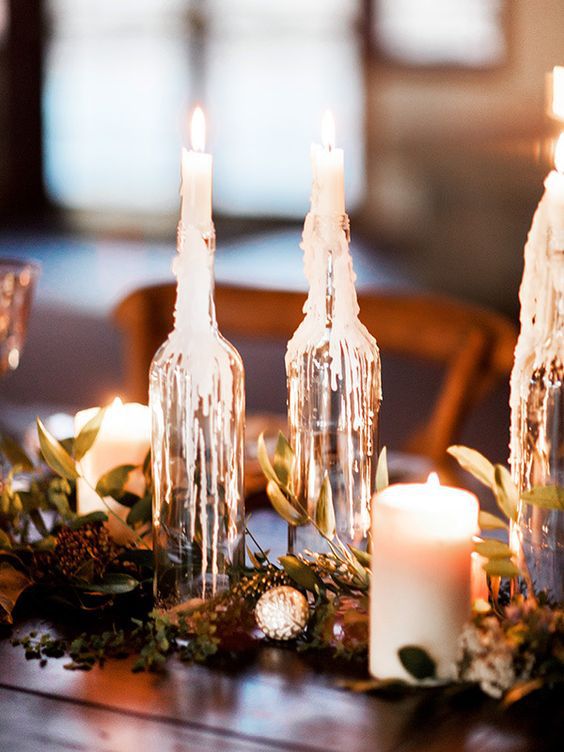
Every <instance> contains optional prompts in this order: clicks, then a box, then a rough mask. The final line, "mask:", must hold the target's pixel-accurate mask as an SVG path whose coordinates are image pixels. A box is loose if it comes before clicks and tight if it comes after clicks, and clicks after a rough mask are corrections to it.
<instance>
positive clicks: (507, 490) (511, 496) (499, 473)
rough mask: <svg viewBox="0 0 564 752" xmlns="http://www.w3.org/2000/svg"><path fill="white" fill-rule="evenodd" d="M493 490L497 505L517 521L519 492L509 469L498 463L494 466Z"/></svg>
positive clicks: (509, 517)
mask: <svg viewBox="0 0 564 752" xmlns="http://www.w3.org/2000/svg"><path fill="white" fill-rule="evenodd" d="M493 492H494V494H495V500H496V501H497V505H498V507H499V508H500V510H501V511H502V512H503V514H504V515H505V516H506V517H507V518H508V519H510V520H513V521H516V520H517V505H518V502H519V493H518V491H517V487H516V485H515V483H513V480H512V478H511V475H510V474H509V470H508V469H507V468H506V467H503V465H496V466H495V467H494V487H493Z"/></svg>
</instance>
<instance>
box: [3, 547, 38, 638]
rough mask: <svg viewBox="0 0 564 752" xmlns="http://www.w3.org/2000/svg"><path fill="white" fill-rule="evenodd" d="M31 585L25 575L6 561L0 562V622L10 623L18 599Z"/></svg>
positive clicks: (30, 581)
mask: <svg viewBox="0 0 564 752" xmlns="http://www.w3.org/2000/svg"><path fill="white" fill-rule="evenodd" d="M31 585H33V582H32V580H30V579H29V577H28V576H27V575H25V574H24V573H23V572H21V571H20V570H19V569H16V568H15V567H13V566H12V565H11V564H9V563H8V562H7V561H2V562H0V622H2V621H4V622H7V623H8V624H11V623H12V621H13V620H12V612H13V610H14V608H15V606H16V603H17V601H18V598H19V597H20V595H21V594H22V593H23V592H24V590H27V588H28V587H30V586H31Z"/></svg>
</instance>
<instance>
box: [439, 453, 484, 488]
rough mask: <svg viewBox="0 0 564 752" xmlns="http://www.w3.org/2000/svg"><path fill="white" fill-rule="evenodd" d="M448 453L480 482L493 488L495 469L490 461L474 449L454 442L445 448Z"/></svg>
mask: <svg viewBox="0 0 564 752" xmlns="http://www.w3.org/2000/svg"><path fill="white" fill-rule="evenodd" d="M447 452H448V454H450V455H451V457H454V459H455V460H456V461H457V462H458V464H459V465H460V467H461V468H462V469H463V470H466V471H467V472H469V473H470V474H471V475H473V476H474V477H475V478H477V479H478V480H479V481H480V482H481V483H483V484H484V485H485V486H487V487H488V488H491V489H492V490H493V487H494V484H495V470H494V466H493V465H492V463H491V462H490V461H489V460H488V459H486V458H485V457H484V455H483V454H480V452H477V451H476V450H475V449H470V448H469V447H465V446H461V445H459V444H455V445H453V446H450V447H449V448H448V449H447Z"/></svg>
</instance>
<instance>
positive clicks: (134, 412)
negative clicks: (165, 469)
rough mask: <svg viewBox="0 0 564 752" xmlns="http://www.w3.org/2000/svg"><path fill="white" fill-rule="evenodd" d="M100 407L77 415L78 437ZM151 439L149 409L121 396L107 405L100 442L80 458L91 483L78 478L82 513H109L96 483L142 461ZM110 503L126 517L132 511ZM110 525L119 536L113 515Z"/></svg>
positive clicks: (99, 435)
mask: <svg viewBox="0 0 564 752" xmlns="http://www.w3.org/2000/svg"><path fill="white" fill-rule="evenodd" d="M99 409H100V408H99V407H92V408H90V409H88V410H81V411H80V412H78V413H77V414H76V415H75V418H74V433H75V436H77V435H78V434H79V433H80V431H81V429H82V428H83V427H84V426H85V425H86V424H87V423H88V421H89V420H91V419H92V418H93V417H94V416H95V415H96V413H97V412H98V410H99ZM150 438H151V420H150V413H149V408H148V407H147V406H146V405H140V404H139V403H137V402H130V403H127V404H123V402H122V401H121V400H120V398H119V397H116V399H115V400H114V401H113V403H112V404H111V405H110V406H109V407H108V408H106V412H105V415H104V420H103V421H102V426H101V428H100V431H99V433H98V436H97V437H96V441H95V442H94V444H93V445H92V447H91V448H90V450H89V451H88V452H87V453H86V454H85V455H84V457H83V458H82V460H81V461H80V468H81V473H82V475H83V476H84V478H85V480H86V481H87V482H85V480H82V479H80V478H79V480H78V484H77V493H76V498H77V511H78V513H79V514H88V513H90V512H94V511H97V510H102V511H105V512H107V507H106V506H105V505H104V503H103V502H102V500H101V499H100V497H99V496H98V494H97V493H96V492H95V491H94V488H95V487H96V483H97V482H98V480H99V478H100V477H101V476H102V475H104V473H106V472H108V470H112V469H113V468H115V467H117V466H118V465H139V464H141V463H142V462H143V460H144V459H145V456H146V455H147V452H148V451H149V445H150ZM90 486H92V488H91V487H90ZM106 502H107V503H108V504H109V505H110V506H111V508H112V509H114V511H116V512H117V513H118V514H119V515H120V516H121V517H122V518H124V519H125V517H126V516H127V513H128V511H129V510H128V508H127V507H125V506H123V505H122V504H119V503H118V502H116V501H115V500H113V499H106ZM109 524H110V530H111V531H112V535H114V532H115V534H116V535H115V536H114V537H116V536H119V534H120V531H119V529H118V525H119V523H118V522H117V521H116V520H112V518H111V516H110V519H109ZM119 528H121V525H119ZM126 532H127V531H126Z"/></svg>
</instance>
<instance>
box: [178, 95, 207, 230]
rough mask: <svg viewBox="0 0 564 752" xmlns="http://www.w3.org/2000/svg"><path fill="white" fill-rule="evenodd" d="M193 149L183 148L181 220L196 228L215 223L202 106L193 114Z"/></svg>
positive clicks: (184, 223)
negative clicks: (213, 221) (213, 220)
mask: <svg viewBox="0 0 564 752" xmlns="http://www.w3.org/2000/svg"><path fill="white" fill-rule="evenodd" d="M191 142H192V148H191V149H190V151H188V149H186V148H184V147H183V148H182V186H181V191H180V192H181V195H182V205H181V211H180V221H181V223H182V224H183V225H184V226H186V225H193V226H194V227H200V228H204V227H206V228H207V227H209V226H210V225H211V223H212V155H211V154H207V153H206V152H205V151H204V150H205V148H206V121H205V117H204V113H203V112H202V110H201V108H200V107H196V109H195V110H194V113H193V115H192V125H191Z"/></svg>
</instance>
